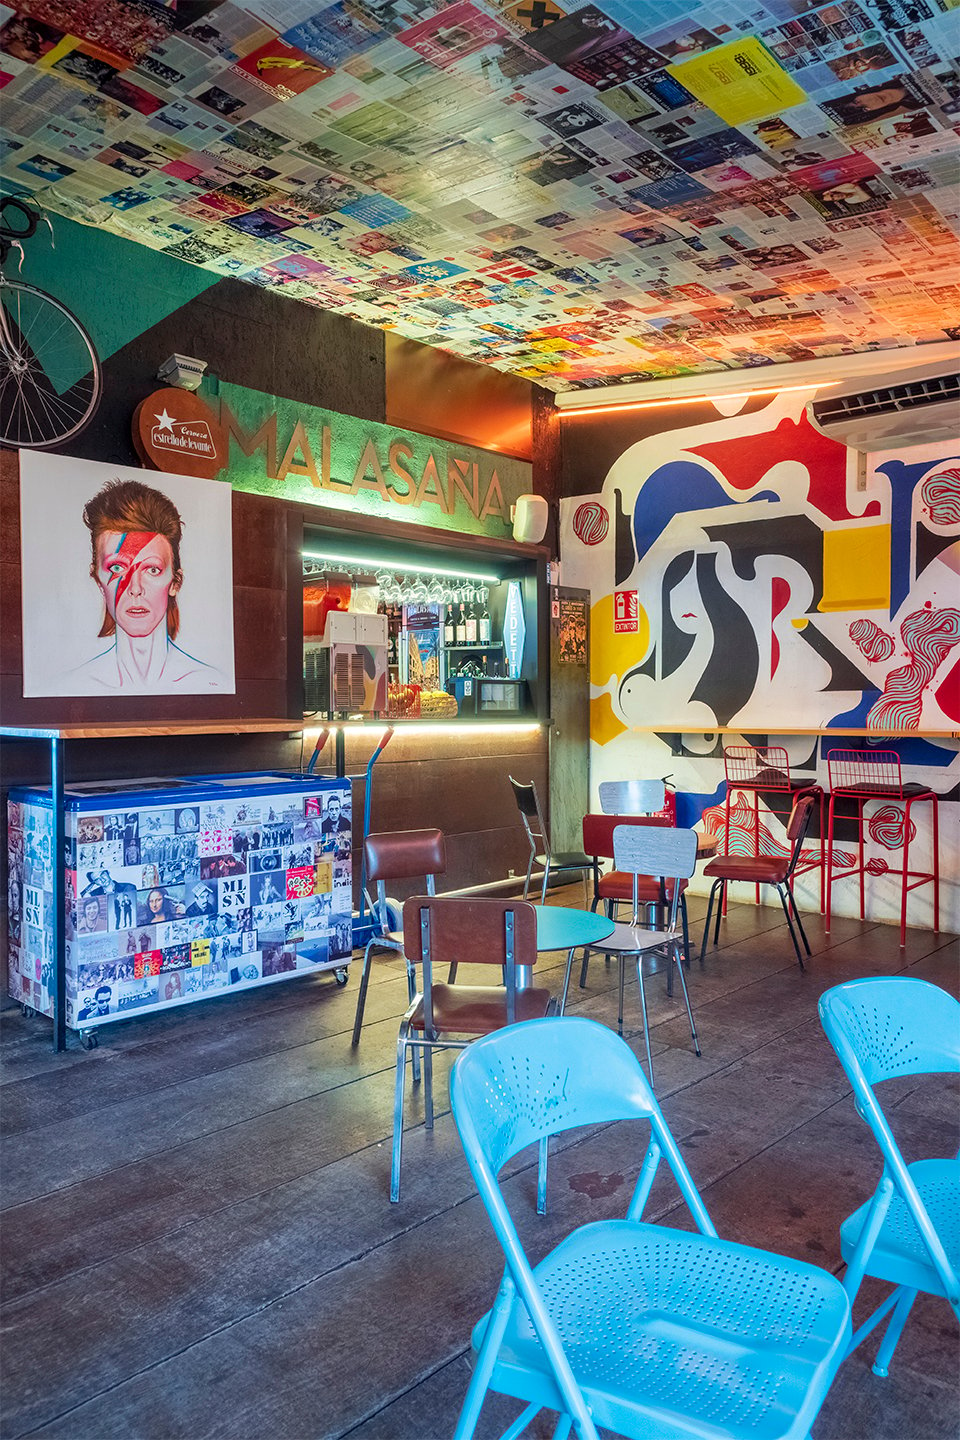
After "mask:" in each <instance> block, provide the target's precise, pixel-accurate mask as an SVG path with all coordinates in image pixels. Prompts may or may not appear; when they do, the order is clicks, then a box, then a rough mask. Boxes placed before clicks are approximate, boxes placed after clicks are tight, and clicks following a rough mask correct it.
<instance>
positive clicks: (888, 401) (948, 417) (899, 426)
mask: <svg viewBox="0 0 960 1440" xmlns="http://www.w3.org/2000/svg"><path fill="white" fill-rule="evenodd" d="M958 371H960V352H958V354H957V355H956V356H954V357H953V358H952V359H947V360H940V361H935V362H933V363H930V364H927V365H924V364H919V365H915V366H912V367H911V368H910V369H902V370H896V371H891V372H890V373H889V374H886V375H871V376H870V377H869V380H867V379H864V378H860V379H854V380H851V381H849V382H847V383H841V384H839V385H831V386H830V388H829V389H827V390H823V389H821V390H820V391H819V393H818V394H817V397H816V399H814V400H811V401H810V402H809V404H808V405H807V418H808V419H809V421H810V423H811V425H813V427H814V429H816V430H819V431H820V434H821V435H826V436H828V437H829V439H831V440H839V441H840V442H841V443H842V444H844V445H849V446H850V447H851V448H852V449H854V450H863V451H865V452H867V453H870V454H875V453H877V452H878V451H881V450H895V449H899V448H900V447H901V446H904V445H926V444H928V443H930V442H932V441H945V440H946V441H949V440H956V439H957V438H958V437H960V373H958Z"/></svg>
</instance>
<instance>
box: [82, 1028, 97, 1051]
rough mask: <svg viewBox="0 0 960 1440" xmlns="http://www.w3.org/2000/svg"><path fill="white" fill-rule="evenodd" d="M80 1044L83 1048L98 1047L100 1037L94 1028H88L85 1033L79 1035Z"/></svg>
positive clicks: (93, 1048) (91, 1048) (92, 1048)
mask: <svg viewBox="0 0 960 1440" xmlns="http://www.w3.org/2000/svg"><path fill="white" fill-rule="evenodd" d="M80 1044H81V1045H82V1046H83V1048H84V1050H97V1049H99V1047H100V1037H99V1036H98V1035H97V1032H96V1030H88V1031H87V1033H86V1035H81V1036H80Z"/></svg>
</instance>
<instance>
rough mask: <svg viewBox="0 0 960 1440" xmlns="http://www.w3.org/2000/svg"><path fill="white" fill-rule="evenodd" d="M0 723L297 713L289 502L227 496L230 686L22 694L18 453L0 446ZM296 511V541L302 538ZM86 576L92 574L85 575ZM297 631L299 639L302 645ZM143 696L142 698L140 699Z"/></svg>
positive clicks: (265, 715)
mask: <svg viewBox="0 0 960 1440" xmlns="http://www.w3.org/2000/svg"><path fill="white" fill-rule="evenodd" d="M0 515H2V518H3V532H4V541H3V547H2V549H0V632H2V639H0V723H3V724H6V725H20V724H23V725H43V724H55V723H59V724H66V723H67V722H72V723H74V724H79V723H81V722H82V721H84V720H90V721H96V720H107V721H117V722H119V721H123V720H127V719H129V720H143V719H145V718H149V719H152V720H188V719H194V718H197V717H198V716H202V717H203V718H204V719H211V720H213V719H233V718H234V717H238V716H245V717H247V718H249V719H256V718H258V717H269V718H273V717H274V716H282V715H286V714H291V715H293V714H296V713H298V712H297V711H296V710H290V709H289V708H288V706H289V703H290V685H289V676H288V660H289V656H288V645H287V630H288V614H287V551H288V546H289V543H290V541H289V539H288V527H289V526H290V525H291V524H292V523H294V521H293V520H292V518H291V511H290V509H289V507H287V506H285V505H281V504H277V503H276V502H275V501H270V500H264V499H263V498H262V497H260V496H257V495H244V494H241V493H239V492H237V493H235V494H234V496H233V584H234V592H233V593H234V617H233V621H234V639H235V655H236V682H237V693H236V695H206V696H200V695H157V696H151V697H150V699H149V701H147V702H145V701H144V699H143V697H140V698H137V697H136V696H129V697H107V696H104V697H100V696H95V695H90V696H77V697H74V698H59V697H55V696H54V697H50V698H46V697H36V698H30V699H25V698H24V696H23V658H22V644H21V621H22V617H21V594H20V481H19V475H18V463H17V457H16V455H15V454H14V453H12V452H11V451H7V450H5V451H2V452H0ZM299 535H300V528H299V521H298V520H297V521H296V543H297V545H298V546H299ZM91 583H92V582H91ZM299 640H300V637H299V634H298V636H297V644H298V646H299ZM145 705H146V706H147V707H148V708H147V709H145Z"/></svg>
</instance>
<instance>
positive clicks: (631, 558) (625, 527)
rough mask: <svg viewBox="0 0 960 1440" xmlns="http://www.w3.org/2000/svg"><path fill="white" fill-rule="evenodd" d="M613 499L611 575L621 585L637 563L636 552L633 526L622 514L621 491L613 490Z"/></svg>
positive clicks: (624, 514)
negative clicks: (612, 574)
mask: <svg viewBox="0 0 960 1440" xmlns="http://www.w3.org/2000/svg"><path fill="white" fill-rule="evenodd" d="M613 499H614V504H615V506H616V509H615V512H614V517H613V573H614V576H615V578H616V583H617V584H618V585H623V584H624V582H625V581H627V580H629V578H630V576H631V574H632V572H633V567H634V565H635V564H636V563H637V552H636V550H635V549H634V545H633V525H632V524H631V521H630V517H629V515H627V514H626V513H625V512H624V509H623V495H622V493H621V491H619V490H614V492H613Z"/></svg>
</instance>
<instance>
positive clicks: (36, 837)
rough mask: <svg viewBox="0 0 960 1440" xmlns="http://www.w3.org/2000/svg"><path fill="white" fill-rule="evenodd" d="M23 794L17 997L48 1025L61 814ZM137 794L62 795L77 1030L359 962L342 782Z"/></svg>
mask: <svg viewBox="0 0 960 1440" xmlns="http://www.w3.org/2000/svg"><path fill="white" fill-rule="evenodd" d="M29 797H30V792H20V794H19V795H15V796H14V797H13V798H12V799H11V800H10V801H9V804H8V831H9V837H10V842H9V843H10V851H9V860H10V864H9V892H8V901H9V917H10V918H9V939H10V993H11V995H12V996H13V997H14V998H15V999H17V1000H19V1001H21V1002H22V1003H24V1004H29V1005H31V1006H32V1007H33V1008H34V1009H36V1010H38V1011H40V1012H42V1013H45V1014H51V1013H52V1010H53V1005H52V990H53V961H54V957H53V951H52V939H51V918H52V907H53V895H54V880H53V866H52V857H51V849H52V829H53V826H52V814H51V811H50V809H49V807H44V806H42V805H40V804H31V803H30V799H29ZM134 798H135V802H136V804H135V808H134V807H133V806H132V805H124V804H123V800H124V797H123V796H122V795H118V794H116V793H115V792H114V793H111V794H110V795H109V797H107V796H105V797H104V806H103V808H102V810H101V809H98V810H97V811H96V812H95V813H94V812H91V811H89V810H87V809H84V810H82V811H81V810H78V809H77V808H75V807H71V806H70V805H69V799H68V808H67V815H66V835H67V839H66V846H67V863H68V867H69V868H68V872H67V875H68V880H67V893H66V896H65V906H64V910H65V924H66V934H67V1024H68V1025H69V1026H71V1027H74V1028H76V1027H78V1026H79V1027H81V1028H83V1027H85V1026H87V1025H90V1024H92V1023H97V1022H100V1021H102V1020H104V1019H106V1018H107V1017H111V1016H118V1015H122V1014H124V1013H126V1012H128V1011H132V1010H141V1009H143V1008H144V1007H149V1006H157V1005H164V1004H168V1003H170V1002H172V1001H183V1000H191V999H200V998H202V997H203V996H204V995H207V994H210V993H211V992H214V991H218V990H225V989H228V988H230V987H232V986H246V985H252V984H258V983H262V982H263V981H266V980H271V979H273V978H275V977H278V976H283V975H292V974H295V973H301V974H302V973H303V972H304V971H308V970H316V969H319V968H323V967H327V966H331V965H335V964H338V963H345V962H346V961H347V960H349V958H350V954H351V951H352V919H351V906H352V878H351V876H352V871H351V865H352V861H351V852H352V843H351V828H352V813H351V797H350V788H349V786H348V785H338V784H333V785H330V784H327V785H326V786H325V787H324V788H322V789H320V788H319V787H318V788H317V789H316V790H310V791H306V792H304V791H302V790H296V791H289V790H286V791H285V790H284V789H283V788H278V789H277V791H276V792H274V793H271V794H269V795H240V794H238V793H236V790H235V788H234V789H233V790H232V792H231V790H229V789H228V788H227V787H226V786H224V795H223V798H219V797H218V798H216V799H205V800H195V801H191V799H190V790H189V788H188V787H184V790H183V792H182V794H181V793H178V792H176V791H171V790H169V789H165V790H164V791H163V792H162V793H158V796H157V799H156V803H152V804H145V803H144V797H143V795H142V794H138V795H136V797H133V796H131V800H133V799H134Z"/></svg>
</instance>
